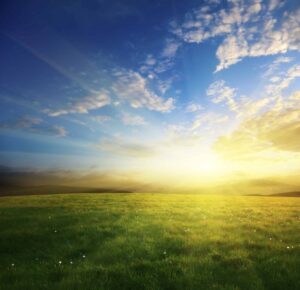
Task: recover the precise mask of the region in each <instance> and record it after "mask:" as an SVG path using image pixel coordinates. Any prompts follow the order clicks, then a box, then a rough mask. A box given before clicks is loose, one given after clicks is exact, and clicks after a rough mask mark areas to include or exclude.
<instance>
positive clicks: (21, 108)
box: [0, 0, 300, 173]
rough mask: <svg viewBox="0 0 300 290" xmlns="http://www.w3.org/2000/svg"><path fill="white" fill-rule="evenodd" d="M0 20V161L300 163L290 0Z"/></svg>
mask: <svg viewBox="0 0 300 290" xmlns="http://www.w3.org/2000/svg"><path fill="white" fill-rule="evenodd" d="M0 19H1V20H0V57H1V66H0V110H1V114H0V161H1V162H0V164H1V165H3V166H11V167H17V168H23V169H24V168H27V169H66V170H70V169H71V170H81V171H90V170H98V171H108V170H109V171H110V170H126V169H128V170H129V169H130V170H136V171H140V170H144V168H145V167H146V168H147V170H148V169H149V168H153V167H154V164H155V166H158V167H161V168H162V170H164V168H165V170H166V171H169V168H168V167H164V166H165V165H166V164H169V163H170V162H169V161H170V160H171V161H172V162H174V164H178V162H179V163H182V162H183V163H185V160H187V159H189V158H191V159H193V157H192V156H194V155H193V154H195V155H196V156H197V157H196V161H195V162H198V163H197V164H199V163H213V162H214V161H213V160H212V159H214V158H212V159H211V160H209V159H207V158H206V155H207V154H208V153H207V154H206V152H207V150H209V151H214V152H217V154H218V156H221V157H222V158H224V159H226V160H229V159H230V160H232V159H234V160H236V159H239V160H245V159H247V158H248V159H249V160H253V154H254V153H255V154H258V155H255V158H256V159H257V160H260V159H261V155H259V154H262V152H264V153H263V154H265V155H264V156H270V154H271V155H272V158H273V159H270V158H269V157H268V158H269V159H268V158H267V159H268V162H271V163H274V158H275V159H276V160H277V159H278V160H281V161H282V162H283V161H284V160H285V159H286V158H287V157H288V158H294V159H295V158H296V159H295V160H298V161H299V160H300V159H297V158H299V156H298V155H297V154H298V152H299V150H300V147H299V146H298V145H297V144H298V141H299V139H298V138H299V137H298V136H299V135H298V133H299V132H300V129H298V127H297V125H296V124H297V122H298V118H299V112H300V105H299V100H300V97H299V90H300V83H299V77H300V67H299V60H300V54H299V51H300V3H299V1H297V0H289V1H279V0H268V1H261V0H249V1H242V0H232V1H221V0H206V1H192V0H190V1H176V0H174V1H146V0H140V1H133V0H132V1H114V0H113V1H105V0H89V1H83V0H76V1H31V0H29V1H2V3H1V17H0ZM298 107H299V111H298ZM276 120H277V121H276ZM285 122H286V123H285ZM249 124H251V125H249ZM280 124H281V125H282V124H286V127H284V128H282V127H280V126H279V125H280ZM295 126H296V127H295ZM281 130H283V131H284V132H289V133H290V135H288V136H285V135H284V134H283V135H284V136H282V134H281V135H280V134H279V133H278V132H281ZM253 140H254V141H253ZM287 140H288V141H287ZM252 142H253V144H252ZM236 144H239V147H238V148H236ZM261 148H263V149H261ZM266 151H267V153H266ZM166 152H168V153H166ZM170 152H173V153H172V154H171V155H170V156H169V155H168V154H169V153H170ZM183 152H185V153H183ZM197 152H199V154H198V153H197ZM233 152H235V153H233ZM245 152H246V153H245ZM209 154H210V153H209ZM266 154H267V155H266ZM286 154H290V155H286ZM233 155H234V156H233ZM166 156H168V158H165V157H166ZM178 156H181V157H178ZM249 156H250V157H249ZM274 156H275V157H274ZM295 156H296V157H295ZM177 157H178V158H179V159H177ZM264 158H266V157H264ZM280 158H282V159H280ZM153 160H156V161H155V162H153ZM157 160H164V161H162V162H163V163H159V162H158V161H157ZM168 160H169V161H168ZM172 162H171V164H173V163H172ZM241 162H242V161H241ZM149 164H151V165H149ZM197 164H196V166H197ZM298 164H300V163H299V162H298ZM281 165H282V163H280V162H279V161H278V168H279V167H280V166H281ZM296 165H297V164H296ZM296 165H295V164H291V165H290V168H291V171H295V170H296V169H298V168H297V166H296ZM147 166H150V167H147ZM224 166H225V165H224ZM224 166H223V167H224ZM183 167H184V166H183ZM194 167H195V164H191V163H190V162H187V168H189V169H190V170H191V168H194ZM233 167H234V169H233V171H234V172H235V173H236V172H240V169H236V165H235V166H233ZM207 168H208V167H205V166H204V167H203V168H202V170H203V171H205V170H206V169H207ZM243 168H248V167H247V166H245V164H243ZM249 168H250V167H249ZM266 168H269V167H266ZM150 171H151V170H150Z"/></svg>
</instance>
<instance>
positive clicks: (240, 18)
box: [170, 0, 300, 71]
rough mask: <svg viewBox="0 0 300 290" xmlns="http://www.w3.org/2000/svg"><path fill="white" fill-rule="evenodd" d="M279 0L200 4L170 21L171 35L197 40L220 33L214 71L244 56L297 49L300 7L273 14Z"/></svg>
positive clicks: (280, 4) (299, 39) (196, 41)
mask: <svg viewBox="0 0 300 290" xmlns="http://www.w3.org/2000/svg"><path fill="white" fill-rule="evenodd" d="M281 6H282V2H281V3H279V1H272V0H271V1H270V3H269V7H267V6H266V5H264V4H263V3H262V1H260V0H252V1H245V2H244V1H228V6H227V7H228V8H226V9H215V8H212V6H211V5H210V6H203V7H201V8H199V9H194V10H192V11H191V12H190V13H188V14H187V15H186V17H185V20H184V21H183V22H182V23H181V24H178V23H176V22H174V21H173V22H171V25H170V26H171V31H172V33H173V34H174V35H176V36H177V37H178V39H181V40H182V41H184V42H187V43H201V42H203V41H205V40H208V39H210V38H214V37H217V36H219V37H223V42H222V43H221V44H220V45H219V47H218V48H217V51H216V56H217V58H218V60H219V64H218V66H217V68H216V71H220V70H223V69H226V68H228V67H229V66H231V65H233V64H235V63H237V62H239V61H241V60H242V59H243V58H245V57H258V56H266V55H274V54H280V53H286V52H287V51H291V50H298V51H299V50H300V9H298V10H295V11H292V12H289V13H288V12H286V13H284V14H283V16H280V17H278V15H276V18H274V17H273V13H276V11H277V10H276V9H278V8H280V7H281Z"/></svg>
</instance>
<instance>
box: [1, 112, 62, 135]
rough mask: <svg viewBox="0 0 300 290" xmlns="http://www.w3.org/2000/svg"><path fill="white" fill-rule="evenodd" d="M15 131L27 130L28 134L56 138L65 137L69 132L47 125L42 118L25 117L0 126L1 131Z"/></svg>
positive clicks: (59, 127)
mask: <svg viewBox="0 0 300 290" xmlns="http://www.w3.org/2000/svg"><path fill="white" fill-rule="evenodd" d="M1 128H2V129H15V130H27V131H28V132H31V133H35V134H41V135H50V136H56V137H65V136H67V134H68V132H67V131H66V130H65V128H63V127H61V126H57V125H51V124H47V123H46V122H44V121H43V120H42V119H40V118H36V117H31V116H23V117H21V118H19V119H17V120H15V121H13V122H10V123H2V124H0V129H1Z"/></svg>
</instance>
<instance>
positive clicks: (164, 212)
mask: <svg viewBox="0 0 300 290" xmlns="http://www.w3.org/2000/svg"><path fill="white" fill-rule="evenodd" d="M0 230H1V239H0V251H1V252H0V261H1V262H0V264H1V268H0V289H139V290H140V289H228V290H231V289H241V290H245V289H255V290H257V289H300V279H299V269H300V236H299V233H300V199H298V198H283V197H279V198H275V197H241V196H235V197H232V196H227V197H226V196H210V197H209V196H199V195H185V194H177V195H176V194H174V195H171V194H169V195H168V194H103V195H92V194H85V195H83V194H82V195H56V196H30V197H29V196H26V197H8V198H1V199H0Z"/></svg>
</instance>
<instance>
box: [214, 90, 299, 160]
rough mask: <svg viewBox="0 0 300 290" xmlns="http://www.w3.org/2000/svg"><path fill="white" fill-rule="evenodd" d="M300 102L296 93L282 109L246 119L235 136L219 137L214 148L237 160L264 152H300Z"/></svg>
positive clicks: (274, 107)
mask: <svg viewBox="0 0 300 290" xmlns="http://www.w3.org/2000/svg"><path fill="white" fill-rule="evenodd" d="M299 99H300V91H296V92H294V93H293V94H292V95H290V96H289V97H288V98H287V100H286V102H285V103H284V104H282V105H281V106H280V107H279V106H276V104H275V105H274V106H273V107H271V108H270V109H269V110H267V111H265V112H263V113H261V114H259V115H256V116H252V117H250V118H246V119H245V120H244V121H243V122H242V123H241V124H240V125H239V127H238V128H237V129H236V130H235V131H233V132H232V133H231V134H229V135H227V136H221V137H219V139H218V140H217V141H216V143H215V145H214V148H215V149H216V150H217V151H219V152H221V153H223V154H224V155H225V156H231V157H233V156H234V157H235V158H243V157H247V156H253V155H255V154H259V152H262V151H264V152H265V151H269V152H270V151H273V152H274V151H276V150H277V151H289V152H300V142H299V136H300V123H299V119H300V105H299ZM278 156H280V154H279V155H278Z"/></svg>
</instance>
